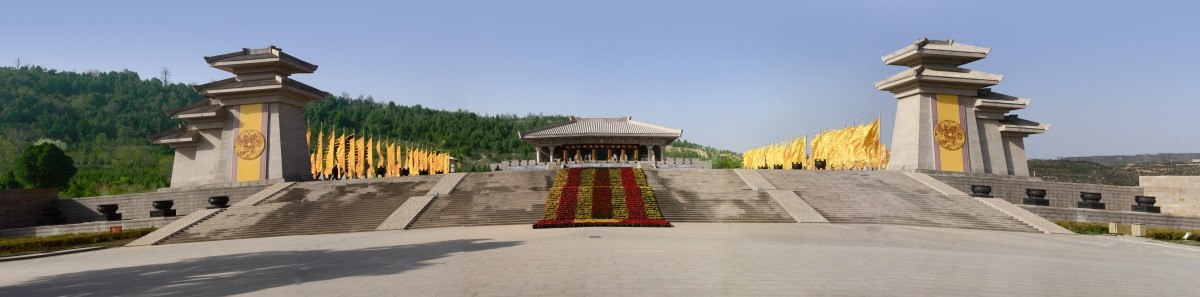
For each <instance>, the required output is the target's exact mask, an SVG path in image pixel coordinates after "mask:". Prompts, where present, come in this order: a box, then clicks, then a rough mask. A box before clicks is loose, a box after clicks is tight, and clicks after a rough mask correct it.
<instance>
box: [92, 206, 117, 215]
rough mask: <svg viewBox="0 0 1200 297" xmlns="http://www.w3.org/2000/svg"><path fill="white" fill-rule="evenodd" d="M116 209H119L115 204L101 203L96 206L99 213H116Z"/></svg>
mask: <svg viewBox="0 0 1200 297" xmlns="http://www.w3.org/2000/svg"><path fill="white" fill-rule="evenodd" d="M117 209H120V207H118V206H117V205H116V204H101V205H97V206H96V211H98V212H100V213H117Z"/></svg>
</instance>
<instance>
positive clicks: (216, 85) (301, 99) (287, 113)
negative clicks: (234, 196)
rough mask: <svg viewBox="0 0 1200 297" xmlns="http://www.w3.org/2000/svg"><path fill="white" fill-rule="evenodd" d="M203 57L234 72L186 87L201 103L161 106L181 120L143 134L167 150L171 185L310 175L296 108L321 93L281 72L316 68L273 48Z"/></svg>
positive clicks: (294, 178)
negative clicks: (170, 159)
mask: <svg viewBox="0 0 1200 297" xmlns="http://www.w3.org/2000/svg"><path fill="white" fill-rule="evenodd" d="M204 60H205V61H207V62H208V64H209V65H210V66H212V67H213V68H217V69H221V70H225V71H228V72H231V73H233V74H234V75H236V77H233V78H228V79H223V80H219V81H214V82H211V83H207V84H202V85H195V86H192V88H193V89H195V90H196V92H198V93H200V94H201V95H203V96H204V97H205V100H204V101H202V102H198V103H195V104H192V105H188V106H184V107H181V108H177V109H172V110H168V111H167V114H168V115H170V116H171V117H172V118H175V119H180V120H184V121H186V122H187V124H185V125H181V126H180V127H179V128H175V129H172V130H168V131H165V132H162V133H158V134H154V135H150V136H149V138H150V140H151V141H152V142H153V143H155V144H165V145H169V146H171V148H174V149H175V164H174V167H173V169H172V173H171V187H173V188H174V187H192V186H203V185H230V184H235V183H247V182H259V183H261V182H278V181H302V180H308V179H312V176H311V174H310V173H309V166H311V165H310V163H309V162H310V161H309V154H308V143H307V141H306V139H305V124H304V114H303V112H302V109H303V108H304V106H305V105H306V104H308V102H309V101H312V100H320V99H322V98H324V97H325V94H326V93H325V92H324V91H321V90H318V89H316V88H313V87H311V86H308V85H306V84H303V83H300V82H298V81H295V80H292V79H291V78H289V77H288V76H290V75H292V74H296V73H313V72H314V71H316V70H317V65H313V64H310V63H308V62H305V61H302V60H300V59H297V58H295V57H292V56H290V55H288V54H285V53H283V50H282V49H280V48H277V47H275V46H270V47H267V48H262V49H242V50H241V51H237V52H232V53H228V54H224V55H218V56H212V57H204Z"/></svg>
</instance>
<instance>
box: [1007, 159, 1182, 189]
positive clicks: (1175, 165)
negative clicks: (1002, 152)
mask: <svg viewBox="0 0 1200 297" xmlns="http://www.w3.org/2000/svg"><path fill="white" fill-rule="evenodd" d="M1147 156H1152V155H1147ZM1114 157H1120V156H1114ZM1072 159H1073V158H1072ZM1188 161H1191V160H1188ZM1029 170H1030V171H1031V172H1032V174H1033V175H1035V176H1037V177H1040V178H1042V179H1044V180H1047V181H1057V182H1070V183H1084V184H1099V185H1118V186H1137V185H1138V177H1139V176H1157V175H1200V163H1192V162H1186V163H1185V162H1169V163H1167V162H1164V163H1129V164H1123V165H1118V166H1107V165H1105V164H1100V163H1097V162H1093V161H1084V160H1068V158H1062V159H1058V160H1029Z"/></svg>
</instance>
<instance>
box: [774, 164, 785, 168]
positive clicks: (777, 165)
mask: <svg viewBox="0 0 1200 297" xmlns="http://www.w3.org/2000/svg"><path fill="white" fill-rule="evenodd" d="M774 169H783V164H775V166H774Z"/></svg>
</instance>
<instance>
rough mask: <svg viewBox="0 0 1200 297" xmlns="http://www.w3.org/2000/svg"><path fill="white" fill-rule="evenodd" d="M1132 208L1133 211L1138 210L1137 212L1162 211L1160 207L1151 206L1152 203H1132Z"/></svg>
mask: <svg viewBox="0 0 1200 297" xmlns="http://www.w3.org/2000/svg"><path fill="white" fill-rule="evenodd" d="M1132 208H1133V211H1139V212H1150V213H1161V212H1162V208H1160V207H1158V206H1153V205H1134V206H1133V207H1132Z"/></svg>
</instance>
